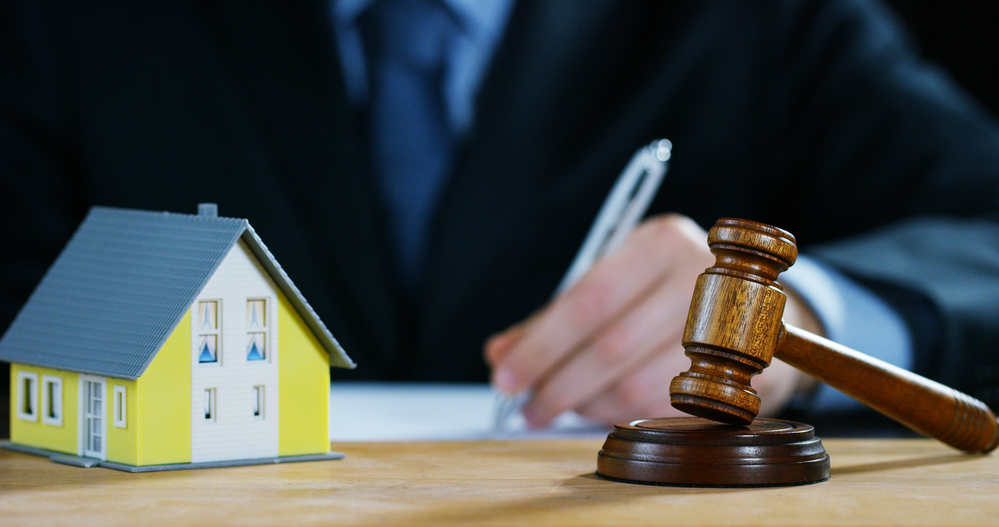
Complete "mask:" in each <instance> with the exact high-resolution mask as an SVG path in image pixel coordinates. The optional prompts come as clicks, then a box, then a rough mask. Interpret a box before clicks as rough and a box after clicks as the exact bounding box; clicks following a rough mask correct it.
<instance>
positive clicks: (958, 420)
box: [774, 324, 999, 452]
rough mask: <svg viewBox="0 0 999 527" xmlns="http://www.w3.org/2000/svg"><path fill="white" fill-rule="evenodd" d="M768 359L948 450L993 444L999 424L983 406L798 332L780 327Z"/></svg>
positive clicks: (979, 448) (979, 449)
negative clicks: (829, 387)
mask: <svg viewBox="0 0 999 527" xmlns="http://www.w3.org/2000/svg"><path fill="white" fill-rule="evenodd" d="M774 357H776V358H778V359H780V360H782V361H784V362H786V363H788V364H790V365H791V366H794V367H795V368H797V369H799V370H801V371H803V372H805V373H807V374H809V375H811V376H812V377H815V378H816V379H818V380H820V381H822V382H824V383H826V384H828V385H830V386H832V387H833V388H836V389H838V390H840V391H841V392H843V393H845V394H847V395H849V396H850V397H853V398H854V399H856V400H858V401H860V402H862V403H864V404H866V405H867V406H870V407H871V408H874V409H875V410H877V411H879V412H881V413H883V414H885V415H886V416H888V417H891V418H892V419H894V420H896V421H898V422H899V423H902V424H903V425H905V426H908V427H909V428H912V429H913V430H915V431H917V432H920V433H923V434H925V435H928V436H930V437H933V438H935V439H939V440H940V441H943V442H944V443H946V444H948V445H950V446H952V447H954V448H957V449H960V450H964V451H967V452H989V451H991V450H993V449H995V448H996V446H997V445H999V423H997V422H996V416H995V415H994V414H993V413H992V411H991V410H989V408H988V406H986V405H985V403H983V402H981V401H979V400H978V399H975V398H972V397H970V396H968V395H965V394H963V393H961V392H959V391H957V390H954V389H952V388H948V387H947V386H944V385H942V384H940V383H937V382H934V381H931V380H929V379H927V378H925V377H921V376H919V375H916V374H915V373H912V372H910V371H906V370H903V369H902V368H899V367H896V366H893V365H891V364H888V363H887V362H884V361H881V360H878V359H875V358H874V357H870V356H867V355H864V354H863V353H860V352H858V351H854V350H852V349H850V348H848V347H846V346H843V345H840V344H837V343H835V342H833V341H831V340H828V339H824V338H822V337H820V336H818V335H814V334H812V333H809V332H808V331H805V330H803V329H799V328H796V327H794V326H791V325H789V324H784V325H783V326H782V327H781V332H780V337H778V343H777V351H776V352H775V353H774Z"/></svg>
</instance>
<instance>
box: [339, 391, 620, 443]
mask: <svg viewBox="0 0 999 527" xmlns="http://www.w3.org/2000/svg"><path fill="white" fill-rule="evenodd" d="M495 402H496V392H495V391H494V390H493V389H492V388H491V387H490V386H489V385H487V384H424V383H385V382H334V383H333V384H332V386H331V387H330V441H334V442H337V441H345V442H346V441H449V440H475V439H537V438H566V437H574V438H580V437H593V438H597V437H600V438H603V437H606V436H607V433H608V432H609V431H610V427H608V426H605V425H599V424H594V423H592V422H590V421H587V420H586V419H584V418H582V417H580V416H578V415H576V414H574V413H572V412H566V413H564V414H562V415H561V416H559V418H558V419H556V421H555V423H554V424H553V426H552V427H551V428H548V429H544V430H530V429H528V428H527V423H526V421H524V418H523V417H522V416H521V415H520V414H517V415H514V416H511V418H510V419H508V420H507V422H506V423H505V425H504V428H503V430H500V431H494V430H493V422H492V417H493V404H495Z"/></svg>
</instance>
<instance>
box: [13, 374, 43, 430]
mask: <svg viewBox="0 0 999 527" xmlns="http://www.w3.org/2000/svg"><path fill="white" fill-rule="evenodd" d="M17 417H18V419H21V420H24V421H38V374H37V373H32V372H27V371H22V372H18V373H17Z"/></svg>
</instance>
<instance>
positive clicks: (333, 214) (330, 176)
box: [207, 0, 400, 375]
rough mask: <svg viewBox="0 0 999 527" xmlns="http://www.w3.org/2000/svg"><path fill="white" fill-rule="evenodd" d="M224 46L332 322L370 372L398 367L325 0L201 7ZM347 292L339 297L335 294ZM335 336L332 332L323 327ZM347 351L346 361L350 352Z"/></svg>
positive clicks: (375, 231) (371, 209) (383, 262)
mask: <svg viewBox="0 0 999 527" xmlns="http://www.w3.org/2000/svg"><path fill="white" fill-rule="evenodd" d="M207 9H208V10H209V12H210V15H211V16H212V17H213V18H215V20H214V22H215V26H216V27H217V28H219V36H220V45H221V47H222V49H223V50H225V52H228V54H229V56H230V58H231V59H232V60H231V61H230V62H231V64H232V66H233V71H234V78H235V79H236V89H237V90H242V92H243V94H244V96H245V98H246V105H247V107H249V109H250V114H251V116H252V118H254V119H255V120H256V121H257V123H256V124H258V125H259V126H260V127H261V128H262V130H263V133H264V134H267V135H266V136H265V137H266V138H267V141H266V143H267V144H273V145H276V148H275V151H274V152H273V163H274V168H273V172H274V173H275V177H278V178H282V179H283V180H285V183H286V184H287V185H288V186H290V187H292V188H293V189H295V191H296V192H297V194H298V201H299V202H300V203H301V204H302V210H301V211H300V213H301V218H300V221H302V222H304V223H305V225H304V226H303V227H304V230H305V231H307V232H310V233H312V237H311V243H312V244H313V247H309V248H303V249H302V250H308V251H310V252H312V253H315V254H316V259H317V260H318V262H319V264H318V266H319V269H320V272H324V273H326V274H328V284H329V286H328V290H327V291H326V293H327V294H328V295H331V296H332V297H333V298H334V301H333V302H331V303H330V309H332V310H334V311H335V318H336V321H338V322H333V321H331V325H333V324H335V323H340V324H350V325H351V326H352V327H351V328H350V329H351V331H349V332H347V333H349V334H354V335H357V336H358V338H357V341H356V342H350V343H347V342H344V345H345V347H346V349H348V350H352V351H351V353H352V354H355V353H356V354H357V355H361V356H363V357H364V359H365V360H364V362H366V363H367V364H368V365H369V366H370V367H371V369H370V370H369V371H375V372H377V371H381V372H382V373H383V374H385V375H394V374H397V373H398V372H393V371H392V369H391V368H392V367H393V365H397V364H399V363H400V361H399V360H398V358H399V357H398V349H399V347H400V346H399V339H400V335H399V334H398V331H397V330H396V329H395V328H397V327H398V323H397V319H398V308H397V301H396V297H395V292H394V291H393V289H392V286H391V283H392V281H391V274H390V266H389V265H387V264H388V260H387V255H388V252H387V246H386V240H385V236H384V235H383V232H384V229H382V228H381V225H380V223H379V222H380V218H379V214H378V205H377V201H376V199H375V196H374V189H373V186H372V185H371V184H370V181H369V180H368V178H367V177H366V172H367V171H366V170H365V167H364V165H363V162H362V156H361V154H360V151H361V148H362V146H361V145H360V144H359V142H358V140H357V138H358V136H359V134H358V133H357V131H356V130H355V124H354V122H355V120H354V119H353V117H352V115H351V111H350V109H349V107H348V105H347V103H346V97H345V93H344V87H343V82H342V77H341V74H340V66H339V63H338V60H337V54H336V49H335V44H334V40H333V35H332V32H331V28H330V23H329V16H328V13H327V3H326V2H322V1H315V2H290V3H284V2H244V1H237V0H233V1H227V0H222V1H219V2H217V3H216V4H213V5H212V6H211V7H208V8H207ZM344 297H346V298H344ZM331 330H332V331H333V333H334V334H337V328H336V327H331ZM357 355H355V358H358V357H357Z"/></svg>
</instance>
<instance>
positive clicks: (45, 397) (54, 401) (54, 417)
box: [42, 375, 62, 426]
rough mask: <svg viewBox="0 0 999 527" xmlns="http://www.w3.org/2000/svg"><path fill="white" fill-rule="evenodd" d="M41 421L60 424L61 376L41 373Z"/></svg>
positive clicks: (48, 423) (54, 424)
mask: <svg viewBox="0 0 999 527" xmlns="http://www.w3.org/2000/svg"><path fill="white" fill-rule="evenodd" d="M42 422H43V423H45V424H47V425H53V426H62V377H53V376H50V375H42Z"/></svg>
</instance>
